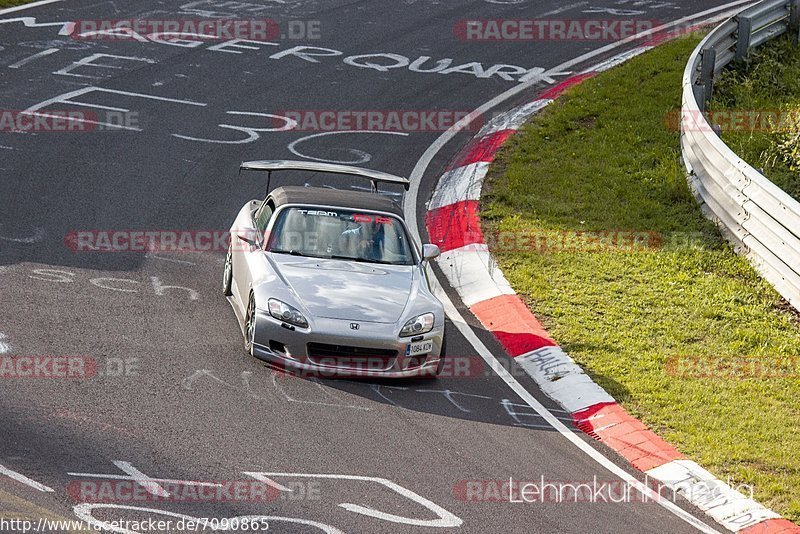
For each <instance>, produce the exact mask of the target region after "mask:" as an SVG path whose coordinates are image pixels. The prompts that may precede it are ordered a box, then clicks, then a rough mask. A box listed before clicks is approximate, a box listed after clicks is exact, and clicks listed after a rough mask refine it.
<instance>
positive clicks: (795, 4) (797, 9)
mask: <svg viewBox="0 0 800 534" xmlns="http://www.w3.org/2000/svg"><path fill="white" fill-rule="evenodd" d="M789 33H791V35H792V40H793V41H794V45H795V46H797V43H798V42H800V0H792V5H791V7H790V8H789Z"/></svg>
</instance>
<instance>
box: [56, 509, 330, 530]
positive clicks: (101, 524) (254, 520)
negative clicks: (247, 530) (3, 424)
mask: <svg viewBox="0 0 800 534" xmlns="http://www.w3.org/2000/svg"><path fill="white" fill-rule="evenodd" d="M97 508H100V509H113V510H133V511H136V512H150V513H153V514H158V515H165V516H167V517H174V518H177V519H180V520H182V521H184V522H185V524H194V525H195V529H194V530H195V531H197V529H198V528H200V530H201V531H203V530H205V529H206V526H209V527H211V524H212V523H210V520H209V518H202V517H194V516H191V515H185V514H179V513H177V512H168V511H167V510H158V509H156V508H145V507H143V506H129V505H125V504H105V503H81V504H76V505H75V506H74V507H73V508H72V511H73V513H74V514H75V517H77V518H78V519H81V520H82V521H84V522H86V524H87V525H90V526H91V527H92V530H93V531H98V532H99V531H111V532H119V533H120V534H140V532H139V531H138V530H128V529H126V528H123V527H121V526H119V524H117V525H115V524H114V523H113V522H112V523H109V522H107V521H101V520H99V519H97V518H96V517H94V515H93V514H92V511H93V510H95V509H97ZM225 520H227V522H228V524H229V525H240V524H244V523H245V522H247V523H251V524H257V525H259V526H261V525H263V523H262V521H263V522H264V523H267V528H262V530H264V531H266V530H267V529H268V527H269V523H270V522H275V523H292V524H296V525H307V526H310V527H317V528H318V529H320V530H321V531H323V532H325V533H327V534H344V533H343V532H342V531H341V530H339V529H337V528H335V527H332V526H330V525H326V524H325V523H318V522H316V521H311V520H310V519H299V518H296V517H283V516H276V515H240V516H236V517H222V518H215V521H220V522H221V521H225ZM144 524H145V525H146V524H147V523H144ZM140 528H141V527H140ZM211 530H233V529H231V528H222V527H217V528H213V527H212V528H211Z"/></svg>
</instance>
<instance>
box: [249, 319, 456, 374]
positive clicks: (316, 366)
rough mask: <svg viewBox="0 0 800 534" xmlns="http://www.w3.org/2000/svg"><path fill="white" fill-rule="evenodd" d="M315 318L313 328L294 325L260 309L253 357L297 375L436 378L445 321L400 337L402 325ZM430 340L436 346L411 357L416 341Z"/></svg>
mask: <svg viewBox="0 0 800 534" xmlns="http://www.w3.org/2000/svg"><path fill="white" fill-rule="evenodd" d="M352 322H353V321H348V320H339V319H326V318H315V319H314V323H313V326H312V327H311V328H307V329H303V328H295V327H291V328H290V327H289V325H286V324H284V323H282V322H281V321H278V320H277V319H275V318H273V317H272V316H271V315H269V314H268V313H267V312H264V311H262V310H258V311H257V313H256V333H255V343H254V346H253V355H254V356H256V357H258V358H261V359H264V360H267V361H269V362H270V363H272V364H273V365H275V366H276V367H279V368H282V369H285V370H287V371H289V372H292V373H295V374H301V375H304V376H313V377H320V378H329V377H382V378H406V377H420V376H435V375H436V369H437V367H438V365H439V357H440V354H441V348H442V343H443V340H444V325H443V324H437V325H436V326H434V328H433V330H431V331H430V332H428V333H427V334H423V335H422V336H416V337H414V338H401V337H398V335H397V325H395V324H384V323H365V322H362V323H359V328H358V330H353V329H352V328H351V326H350V325H351V323H352ZM412 339H413V340H414V341H415V342H418V341H431V342H432V345H433V347H432V350H431V351H430V352H428V353H427V354H424V355H417V356H409V355H407V354H406V353H407V350H408V346H409V343H411V340H412Z"/></svg>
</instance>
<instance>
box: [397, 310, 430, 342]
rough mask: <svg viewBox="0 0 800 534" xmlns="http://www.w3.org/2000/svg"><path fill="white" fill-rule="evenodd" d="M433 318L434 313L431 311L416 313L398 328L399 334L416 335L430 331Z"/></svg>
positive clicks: (404, 335) (402, 335) (403, 335)
mask: <svg viewBox="0 0 800 534" xmlns="http://www.w3.org/2000/svg"><path fill="white" fill-rule="evenodd" d="M433 319H434V315H433V314H432V313H423V314H422V315H417V316H416V317H413V318H411V319H409V320H408V321H406V324H404V325H403V328H402V329H401V330H400V336H401V337H408V336H418V335H420V334H424V333H426V332H430V331H431V330H433Z"/></svg>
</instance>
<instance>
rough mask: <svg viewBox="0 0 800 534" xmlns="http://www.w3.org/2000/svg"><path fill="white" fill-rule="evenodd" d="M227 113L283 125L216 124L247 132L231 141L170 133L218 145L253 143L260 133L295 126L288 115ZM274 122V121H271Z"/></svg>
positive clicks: (181, 137) (290, 128)
mask: <svg viewBox="0 0 800 534" xmlns="http://www.w3.org/2000/svg"><path fill="white" fill-rule="evenodd" d="M225 113H227V114H228V115H245V116H250V117H262V118H268V119H277V120H279V121H283V125H282V126H279V127H277V128H263V127H262V128H255V127H244V126H234V125H232V124H218V125H217V126H219V127H220V128H224V129H226V130H233V131H236V132H242V133H245V134H247V137H245V138H243V139H235V140H233V141H228V140H224V139H204V138H200V137H190V136H188V135H181V134H175V133H174V134H172V136H173V137H177V138H178V139H184V140H186V141H199V142H202V143H216V144H219V145H242V144H246V143H253V142H255V141H258V140H259V139H260V138H261V135H260V134H262V133H268V132H285V131H287V130H293V129H294V128H295V127H296V126H297V121H295V120H294V119H290V118H288V117H284V116H283V115H274V114H272V113H256V112H253V111H226V112H225ZM273 122H274V121H273Z"/></svg>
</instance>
